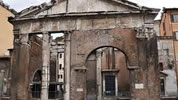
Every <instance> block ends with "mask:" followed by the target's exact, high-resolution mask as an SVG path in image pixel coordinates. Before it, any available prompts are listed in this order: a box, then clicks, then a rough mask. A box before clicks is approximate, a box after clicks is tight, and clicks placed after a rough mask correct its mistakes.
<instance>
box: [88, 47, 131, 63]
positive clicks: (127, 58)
mask: <svg viewBox="0 0 178 100" xmlns="http://www.w3.org/2000/svg"><path fill="white" fill-rule="evenodd" d="M104 47H112V48H116V49H118V50H119V51H120V52H122V53H123V54H124V56H125V58H126V63H128V60H129V57H128V56H127V54H126V53H125V52H124V51H123V50H121V49H120V48H118V47H115V46H109V45H103V46H100V47H97V48H95V49H94V50H91V51H90V52H89V53H88V54H87V55H88V56H86V58H85V62H86V61H87V59H88V58H89V56H90V55H91V54H92V53H93V52H95V51H96V50H98V49H100V48H104Z"/></svg>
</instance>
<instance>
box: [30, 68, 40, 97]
mask: <svg viewBox="0 0 178 100" xmlns="http://www.w3.org/2000/svg"><path fill="white" fill-rule="evenodd" d="M31 90H32V97H33V98H40V95H41V70H38V71H37V72H36V73H35V75H34V78H33V83H32V86H31Z"/></svg>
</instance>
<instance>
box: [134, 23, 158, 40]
mask: <svg viewBox="0 0 178 100" xmlns="http://www.w3.org/2000/svg"><path fill="white" fill-rule="evenodd" d="M135 31H136V38H138V39H150V38H152V37H153V36H154V34H155V31H154V27H153V25H152V24H148V25H147V24H145V25H142V26H141V27H136V28H135Z"/></svg>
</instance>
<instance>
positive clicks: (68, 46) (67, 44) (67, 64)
mask: <svg viewBox="0 0 178 100" xmlns="http://www.w3.org/2000/svg"><path fill="white" fill-rule="evenodd" d="M64 55H65V57H64V66H65V70H64V72H65V95H64V100H70V77H71V76H70V67H71V66H70V65H71V33H69V32H68V33H65V47H64Z"/></svg>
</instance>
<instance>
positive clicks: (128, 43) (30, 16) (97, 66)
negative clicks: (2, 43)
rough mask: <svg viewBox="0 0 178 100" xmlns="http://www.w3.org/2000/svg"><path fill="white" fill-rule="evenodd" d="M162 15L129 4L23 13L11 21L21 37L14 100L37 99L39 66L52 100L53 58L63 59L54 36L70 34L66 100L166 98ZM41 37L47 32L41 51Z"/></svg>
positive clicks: (59, 1) (60, 3)
mask: <svg viewBox="0 0 178 100" xmlns="http://www.w3.org/2000/svg"><path fill="white" fill-rule="evenodd" d="M156 14H157V10H156V9H152V8H147V7H141V6H138V5H137V4H135V3H132V2H129V1H127V0H90V1H88V0H52V1H51V2H50V3H48V4H42V5H40V6H34V7H30V8H27V9H25V10H23V11H22V12H20V13H19V15H17V16H16V17H15V18H14V19H11V20H10V22H11V23H12V24H13V25H14V36H15V38H14V39H15V40H14V46H15V48H14V49H15V50H14V60H13V73H14V74H13V75H12V80H13V81H12V82H15V84H13V86H12V87H13V88H12V92H11V99H12V100H29V97H31V96H32V94H31V92H30V81H31V79H32V75H31V74H33V75H34V72H35V71H30V70H29V68H31V67H32V65H31V64H34V65H33V68H35V69H37V66H40V67H41V75H39V76H41V81H40V83H41V90H40V91H41V92H40V95H41V100H48V98H49V93H48V90H49V88H50V86H49V83H50V82H51V81H52V78H51V77H52V76H53V73H55V72H54V71H52V72H50V70H52V65H51V64H54V63H53V62H52V61H51V59H53V58H56V57H55V56H56V55H57V53H52V52H51V48H52V45H51V44H52V42H51V38H50V36H51V34H53V33H64V66H65V67H64V68H65V70H64V71H65V80H64V86H65V87H64V91H63V93H64V100H117V99H132V100H138V99H139V100H150V99H152V100H160V89H159V87H160V81H159V72H160V71H159V67H158V59H157V57H158V56H157V39H156V35H155V31H154V27H153V25H154V20H153V19H154V17H155V16H156ZM35 34H42V39H41V41H42V42H41V43H42V44H41V48H39V51H35V50H33V48H32V45H31V40H30V38H31V36H33V35H35ZM105 48H112V50H109V51H108V53H107V50H106V51H103V50H105ZM113 48H114V49H113ZM35 49H37V48H35ZM31 52H34V53H37V55H36V57H35V58H32V57H31ZM115 52H118V53H115ZM51 54H54V55H51ZM57 58H58V57H57ZM35 59H36V60H35ZM107 59H108V60H107ZM114 59H115V60H114ZM31 61H34V62H31ZM39 62H41V63H39ZM35 64H37V65H35ZM54 65H55V64H54ZM124 74H125V75H124ZM122 75H123V77H122ZM117 81H118V82H117ZM117 84H118V85H117ZM24 87H25V88H24ZM123 97H124V98H123Z"/></svg>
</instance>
